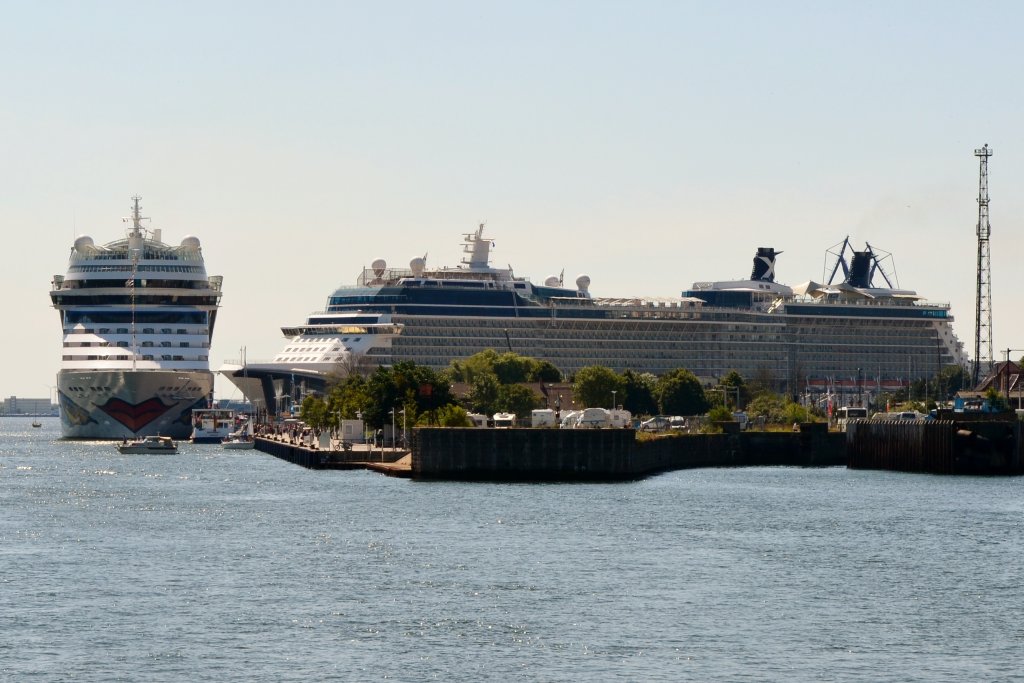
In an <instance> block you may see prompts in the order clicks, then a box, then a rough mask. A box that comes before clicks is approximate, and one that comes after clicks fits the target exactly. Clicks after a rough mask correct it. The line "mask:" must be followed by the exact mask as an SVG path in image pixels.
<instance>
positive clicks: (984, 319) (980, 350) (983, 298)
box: [973, 144, 994, 386]
mask: <svg viewBox="0 0 1024 683" xmlns="http://www.w3.org/2000/svg"><path fill="white" fill-rule="evenodd" d="M974 156H976V157H978V161H979V164H980V167H979V170H978V289H977V293H976V294H977V298H976V303H975V306H974V315H975V323H974V376H973V380H974V386H978V383H979V382H980V381H981V372H982V369H983V368H984V371H985V373H986V374H988V373H989V371H991V369H992V363H993V359H994V357H993V354H992V262H991V260H990V258H989V244H988V242H989V234H990V233H991V230H992V227H991V225H989V222H988V158H989V157H990V156H992V148H991V147H989V146H988V145H987V144H986V145H985V146H984V147H982V148H981V149H976V150H974Z"/></svg>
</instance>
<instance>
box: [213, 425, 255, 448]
mask: <svg viewBox="0 0 1024 683" xmlns="http://www.w3.org/2000/svg"><path fill="white" fill-rule="evenodd" d="M220 445H221V446H223V447H224V448H226V449H228V450H248V449H250V448H255V447H256V439H254V438H252V432H251V431H250V430H249V423H248V422H245V423H244V424H243V425H242V427H241V428H240V429H239V430H238V431H235V432H231V433H230V434H228V435H227V437H226V438H225V439H224V440H223V441H221V442H220Z"/></svg>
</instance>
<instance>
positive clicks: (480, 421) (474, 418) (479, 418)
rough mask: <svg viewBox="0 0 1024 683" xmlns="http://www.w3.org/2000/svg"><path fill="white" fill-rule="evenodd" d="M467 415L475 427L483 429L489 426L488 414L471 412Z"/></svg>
mask: <svg viewBox="0 0 1024 683" xmlns="http://www.w3.org/2000/svg"><path fill="white" fill-rule="evenodd" d="M466 417H468V418H469V420H470V422H472V423H473V426H474V427H477V428H479V429H482V428H484V427H486V426H487V416H486V415H481V414H480V413H469V414H468V415H467V416H466Z"/></svg>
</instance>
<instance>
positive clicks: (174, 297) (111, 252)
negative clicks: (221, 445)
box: [50, 196, 222, 439]
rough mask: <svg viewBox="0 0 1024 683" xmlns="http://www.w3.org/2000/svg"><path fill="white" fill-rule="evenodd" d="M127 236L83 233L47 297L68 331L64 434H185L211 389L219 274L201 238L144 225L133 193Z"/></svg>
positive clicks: (62, 376)
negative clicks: (177, 237) (96, 237)
mask: <svg viewBox="0 0 1024 683" xmlns="http://www.w3.org/2000/svg"><path fill="white" fill-rule="evenodd" d="M132 200H133V205H132V214H131V216H130V217H129V218H127V219H125V220H126V221H127V222H128V223H129V226H130V227H129V229H128V231H127V235H126V236H125V237H124V238H122V239H119V240H116V241H113V242H110V243H108V244H104V245H97V244H96V243H95V242H94V241H93V239H92V238H91V237H88V236H84V235H83V236H80V237H78V238H77V239H76V240H75V244H74V246H73V247H72V249H71V257H70V262H69V264H68V270H67V274H66V275H55V276H54V277H53V283H52V289H51V291H50V299H51V301H52V302H53V306H54V308H56V309H57V311H58V313H59V314H60V318H61V326H62V329H63V334H64V342H63V350H62V357H61V365H60V372H59V373H58V376H57V389H58V400H59V403H60V412H61V425H62V428H63V434H64V436H65V437H68V438H97V439H122V438H126V437H127V438H130V437H138V436H148V435H163V436H170V437H173V438H175V439H187V438H189V436H190V435H191V433H192V421H191V419H190V416H191V410H192V408H193V407H202V406H205V405H206V404H207V400H208V398H209V396H210V395H211V393H212V390H213V373H212V372H211V371H210V362H209V353H210V343H211V340H212V338H213V328H214V322H215V320H216V317H217V309H218V307H219V305H220V298H221V283H222V279H221V277H220V276H208V275H207V274H206V266H205V264H204V261H203V254H202V249H201V247H200V242H199V240H198V239H197V238H196V237H193V236H186V237H185V238H183V239H182V240H181V243H180V244H179V245H177V246H174V245H169V244H165V243H164V242H163V241H161V231H160V230H159V229H155V230H152V231H151V230H148V229H146V228H144V227H143V225H142V222H143V221H145V220H148V219H147V218H145V217H143V216H142V213H141V206H140V198H139V197H137V196H136V197H133V198H132Z"/></svg>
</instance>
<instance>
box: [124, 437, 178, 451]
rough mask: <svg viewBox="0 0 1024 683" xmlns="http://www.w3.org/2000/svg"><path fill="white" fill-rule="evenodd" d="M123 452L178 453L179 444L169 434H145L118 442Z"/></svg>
mask: <svg viewBox="0 0 1024 683" xmlns="http://www.w3.org/2000/svg"><path fill="white" fill-rule="evenodd" d="M117 450H119V451H121V452H122V453H177V452H178V444H176V443H175V442H174V439H172V438H171V437H169V436H144V437H142V438H141V439H133V440H132V441H128V440H127V439H125V440H124V441H122V442H121V443H119V444H117Z"/></svg>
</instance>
